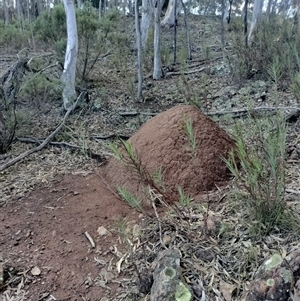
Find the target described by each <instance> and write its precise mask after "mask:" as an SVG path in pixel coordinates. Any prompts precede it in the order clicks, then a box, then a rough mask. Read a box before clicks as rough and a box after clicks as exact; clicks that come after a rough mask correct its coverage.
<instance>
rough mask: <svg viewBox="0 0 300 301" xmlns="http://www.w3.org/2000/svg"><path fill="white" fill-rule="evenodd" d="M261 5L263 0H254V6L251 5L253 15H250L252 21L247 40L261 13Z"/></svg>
mask: <svg viewBox="0 0 300 301" xmlns="http://www.w3.org/2000/svg"><path fill="white" fill-rule="evenodd" d="M262 7H263V0H255V1H254V6H253V15H252V21H251V25H250V30H249V35H248V40H250V39H251V36H252V33H253V30H254V27H255V25H256V23H257V21H258V20H259V19H260V17H261V14H262Z"/></svg>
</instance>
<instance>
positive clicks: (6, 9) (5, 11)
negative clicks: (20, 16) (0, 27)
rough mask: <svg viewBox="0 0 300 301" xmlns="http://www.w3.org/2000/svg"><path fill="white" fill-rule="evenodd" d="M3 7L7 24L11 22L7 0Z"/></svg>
mask: <svg viewBox="0 0 300 301" xmlns="http://www.w3.org/2000/svg"><path fill="white" fill-rule="evenodd" d="M3 9H4V18H5V26H7V25H8V24H9V14H8V5H7V0H3Z"/></svg>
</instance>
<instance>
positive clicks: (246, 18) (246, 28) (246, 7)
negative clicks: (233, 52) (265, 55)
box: [244, 0, 248, 46]
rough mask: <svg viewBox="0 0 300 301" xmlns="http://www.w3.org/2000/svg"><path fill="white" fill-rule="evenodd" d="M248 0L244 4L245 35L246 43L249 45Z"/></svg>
mask: <svg viewBox="0 0 300 301" xmlns="http://www.w3.org/2000/svg"><path fill="white" fill-rule="evenodd" d="M247 32H248V0H245V5H244V36H245V45H246V46H248V35H247Z"/></svg>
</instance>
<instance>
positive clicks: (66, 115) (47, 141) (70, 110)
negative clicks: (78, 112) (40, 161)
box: [0, 92, 85, 171]
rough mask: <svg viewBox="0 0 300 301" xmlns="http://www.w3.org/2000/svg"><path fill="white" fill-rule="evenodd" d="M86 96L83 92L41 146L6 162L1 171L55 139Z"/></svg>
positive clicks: (0, 168) (0, 167)
mask: <svg viewBox="0 0 300 301" xmlns="http://www.w3.org/2000/svg"><path fill="white" fill-rule="evenodd" d="M84 94H85V92H82V93H81V94H80V95H79V96H78V98H77V100H76V102H75V103H74V105H73V106H72V107H71V108H69V109H68V111H67V112H66V114H65V116H64V118H63V120H62V122H61V124H60V125H59V126H58V127H57V128H56V129H55V130H54V131H53V132H52V133H51V134H50V135H49V136H48V137H47V138H46V139H45V140H44V141H43V142H42V143H41V144H40V145H39V146H37V147H35V148H32V149H30V150H28V151H26V152H24V153H22V154H20V155H19V156H18V157H16V158H13V159H12V160H10V161H8V162H6V163H5V164H2V165H0V171H3V170H4V169H6V168H8V167H10V166H12V165H14V164H16V163H17V162H19V161H21V160H23V159H24V158H26V157H27V156H29V155H31V154H33V153H36V152H38V151H40V150H42V149H43V148H44V147H45V146H46V145H47V144H48V143H49V142H50V141H51V140H52V139H53V138H54V136H55V135H56V134H57V133H58V132H59V131H60V130H61V129H62V127H63V126H64V125H65V122H66V120H67V118H68V117H69V115H70V114H71V112H72V111H73V110H74V109H75V108H76V106H77V103H78V102H79V101H80V100H81V99H82V98H83V97H84Z"/></svg>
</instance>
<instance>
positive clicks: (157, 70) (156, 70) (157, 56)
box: [153, 0, 162, 79]
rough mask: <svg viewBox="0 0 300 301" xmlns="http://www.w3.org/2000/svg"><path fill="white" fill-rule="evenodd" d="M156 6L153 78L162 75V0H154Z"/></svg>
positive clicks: (158, 77)
mask: <svg viewBox="0 0 300 301" xmlns="http://www.w3.org/2000/svg"><path fill="white" fill-rule="evenodd" d="M153 7H154V64H153V79H160V78H161V77H162V67H161V53H160V31H161V27H160V14H161V3H160V0H153Z"/></svg>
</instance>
